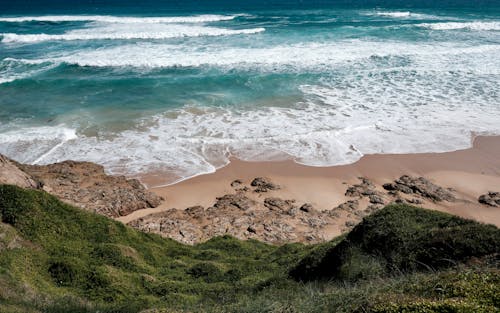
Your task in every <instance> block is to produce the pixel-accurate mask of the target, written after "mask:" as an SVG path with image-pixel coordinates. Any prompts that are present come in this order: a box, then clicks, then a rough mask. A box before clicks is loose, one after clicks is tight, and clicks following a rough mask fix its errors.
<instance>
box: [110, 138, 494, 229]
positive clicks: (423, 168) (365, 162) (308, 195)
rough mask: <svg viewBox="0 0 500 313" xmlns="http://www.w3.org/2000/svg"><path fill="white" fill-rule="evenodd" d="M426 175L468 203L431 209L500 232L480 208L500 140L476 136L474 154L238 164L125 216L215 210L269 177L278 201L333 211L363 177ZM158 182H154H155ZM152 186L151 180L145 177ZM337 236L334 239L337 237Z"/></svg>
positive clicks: (164, 191)
mask: <svg viewBox="0 0 500 313" xmlns="http://www.w3.org/2000/svg"><path fill="white" fill-rule="evenodd" d="M404 174H408V175H414V176H423V177H426V178H428V179H430V180H431V181H433V182H434V183H435V184H437V185H440V186H443V187H449V188H453V189H454V190H455V195H456V196H457V197H458V198H459V199H462V200H465V201H458V202H454V203H445V202H442V203H432V202H426V203H425V205H424V206H425V207H427V208H431V209H436V210H441V211H445V212H449V213H453V214H457V215H459V216H462V217H466V218H473V219H476V220H478V221H482V222H486V223H491V224H495V225H497V226H499V227H500V208H498V207H497V208H495V207H488V206H486V205H482V204H479V203H478V202H477V198H478V197H479V195H481V194H484V193H486V192H488V191H500V136H491V137H483V136H481V137H476V138H475V139H474V140H473V147H472V148H470V149H465V150H459V151H453V152H446V153H419V154H376V155H367V156H364V157H362V158H361V159H360V160H359V161H358V162H356V163H353V164H349V165H343V166H332V167H311V166H305V165H300V164H297V163H294V162H293V161H291V160H290V161H278V162H244V161H241V160H237V159H233V160H231V163H230V164H229V165H227V166H226V167H224V168H221V169H219V170H218V171H217V172H215V173H212V174H207V175H200V176H197V177H194V178H191V179H188V180H185V181H182V182H179V183H177V184H174V185H170V186H165V187H158V188H151V189H150V190H151V191H153V192H155V193H157V194H158V195H161V196H163V197H164V198H165V199H166V201H165V202H164V203H163V204H162V205H160V206H159V207H157V208H154V209H144V210H139V211H135V212H133V213H131V214H130V215H127V216H124V217H120V218H118V220H120V221H122V222H125V223H127V222H129V221H132V220H134V219H137V218H140V217H144V216H146V215H148V214H151V213H156V212H161V211H164V210H166V209H169V208H178V209H184V208H187V207H190V206H194V205H202V206H205V207H208V206H211V205H212V204H213V203H214V202H215V198H216V197H217V196H222V195H224V194H228V193H233V192H234V189H233V188H232V187H231V186H230V183H231V182H232V181H233V180H235V179H241V180H243V181H244V182H246V183H249V182H250V181H251V180H252V179H253V178H255V177H258V176H264V177H268V178H270V179H271V180H272V181H273V182H275V183H277V184H280V185H281V186H282V189H280V190H278V191H273V196H278V197H281V198H283V199H295V200H297V202H300V203H303V202H308V203H312V204H313V205H314V206H315V207H318V208H321V209H329V208H333V207H335V206H337V205H338V204H340V203H342V202H344V201H346V200H348V199H347V198H346V197H345V196H344V193H345V190H346V187H347V185H346V184H354V183H357V182H358V177H360V176H363V177H367V178H369V179H371V180H372V181H373V182H375V183H376V184H378V185H381V184H383V183H387V182H390V181H392V180H394V179H396V178H398V177H400V176H401V175H404ZM149 179H152V178H149ZM142 180H143V181H145V182H148V177H142ZM332 235H333V234H332Z"/></svg>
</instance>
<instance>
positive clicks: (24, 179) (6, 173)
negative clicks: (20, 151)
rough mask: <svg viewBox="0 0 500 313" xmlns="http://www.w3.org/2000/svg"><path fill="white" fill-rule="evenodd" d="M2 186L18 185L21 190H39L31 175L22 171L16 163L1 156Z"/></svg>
mask: <svg viewBox="0 0 500 313" xmlns="http://www.w3.org/2000/svg"><path fill="white" fill-rule="evenodd" d="M0 184H7V185H16V186H18V187H21V188H39V187H40V185H39V183H38V182H36V181H35V180H34V179H33V178H32V177H31V176H30V175H28V174H26V173H25V172H23V171H22V170H20V169H19V168H18V167H17V166H16V164H15V163H14V162H12V161H11V160H9V159H8V158H7V157H5V156H3V155H1V154H0Z"/></svg>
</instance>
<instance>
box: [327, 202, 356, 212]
mask: <svg viewBox="0 0 500 313" xmlns="http://www.w3.org/2000/svg"><path fill="white" fill-rule="evenodd" d="M358 208H359V202H358V200H349V201H346V202H344V203H341V204H339V205H338V206H337V207H335V208H333V210H344V211H350V212H352V211H355V210H357V209H358Z"/></svg>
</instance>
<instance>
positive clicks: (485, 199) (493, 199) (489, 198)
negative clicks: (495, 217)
mask: <svg viewBox="0 0 500 313" xmlns="http://www.w3.org/2000/svg"><path fill="white" fill-rule="evenodd" d="M478 201H479V203H482V204H486V205H489V206H494V207H496V206H500V192H493V191H490V192H488V193H487V194H484V195H481V196H479V198H478Z"/></svg>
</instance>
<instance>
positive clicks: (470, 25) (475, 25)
mask: <svg viewBox="0 0 500 313" xmlns="http://www.w3.org/2000/svg"><path fill="white" fill-rule="evenodd" d="M417 26H419V27H425V28H430V29H434V30H454V29H467V30H492V31H500V22H496V21H495V22H479V21H475V22H445V23H422V24H418V25H417Z"/></svg>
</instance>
